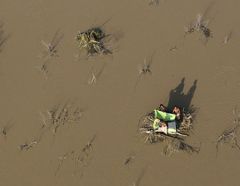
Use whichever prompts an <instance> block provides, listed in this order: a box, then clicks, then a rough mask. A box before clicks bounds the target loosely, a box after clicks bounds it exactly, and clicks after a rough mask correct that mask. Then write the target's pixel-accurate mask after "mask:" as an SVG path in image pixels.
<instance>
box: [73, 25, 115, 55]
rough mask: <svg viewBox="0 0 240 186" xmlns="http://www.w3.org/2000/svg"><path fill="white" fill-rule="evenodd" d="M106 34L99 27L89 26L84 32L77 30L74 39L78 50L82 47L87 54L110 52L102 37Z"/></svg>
mask: <svg viewBox="0 0 240 186" xmlns="http://www.w3.org/2000/svg"><path fill="white" fill-rule="evenodd" d="M106 37H107V35H106V34H105V33H104V31H103V30H102V29H101V28H99V27H95V28H91V29H88V30H87V31H85V32H78V34H77V36H76V41H77V42H78V47H79V48H80V50H82V49H84V50H85V51H86V52H87V54H88V55H89V56H92V55H95V54H105V55H106V54H111V51H110V50H109V49H107V48H106V47H105V41H104V39H105V38H106Z"/></svg>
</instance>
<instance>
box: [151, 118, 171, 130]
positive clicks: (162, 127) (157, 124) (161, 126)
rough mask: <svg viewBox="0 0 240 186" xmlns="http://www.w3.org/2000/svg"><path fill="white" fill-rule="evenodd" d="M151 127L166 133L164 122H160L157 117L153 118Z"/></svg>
mask: <svg viewBox="0 0 240 186" xmlns="http://www.w3.org/2000/svg"><path fill="white" fill-rule="evenodd" d="M153 129H154V130H155V132H162V133H164V134H167V129H168V128H167V124H166V123H164V122H161V121H160V120H159V119H155V120H154V122H153Z"/></svg>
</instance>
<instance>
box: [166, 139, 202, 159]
mask: <svg viewBox="0 0 240 186" xmlns="http://www.w3.org/2000/svg"><path fill="white" fill-rule="evenodd" d="M179 151H184V152H187V153H189V154H192V153H198V152H199V151H200V147H195V146H192V145H189V144H187V143H186V142H184V141H183V140H180V139H174V138H173V139H171V140H170V141H169V142H168V143H167V145H166V146H165V147H164V149H163V153H164V154H165V155H167V156H170V155H172V154H173V153H174V152H179Z"/></svg>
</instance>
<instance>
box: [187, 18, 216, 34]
mask: <svg viewBox="0 0 240 186" xmlns="http://www.w3.org/2000/svg"><path fill="white" fill-rule="evenodd" d="M195 31H197V32H200V33H202V35H203V36H204V38H205V39H209V38H210V37H212V31H211V30H210V29H209V28H208V21H205V20H203V16H202V15H201V14H198V15H197V18H196V20H195V21H194V22H192V23H191V24H189V25H188V26H187V27H185V33H186V34H190V33H193V32H195Z"/></svg>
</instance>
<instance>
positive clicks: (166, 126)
mask: <svg viewBox="0 0 240 186" xmlns="http://www.w3.org/2000/svg"><path fill="white" fill-rule="evenodd" d="M152 115H153V117H154V121H153V129H154V131H155V132H160V133H164V134H176V133H177V128H178V127H179V126H178V123H179V122H180V121H181V117H182V114H181V109H180V108H179V107H177V106H175V107H174V108H173V110H170V111H169V110H168V109H167V107H165V106H164V105H163V104H161V105H160V107H159V108H158V109H155V110H154V111H153V112H152Z"/></svg>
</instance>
